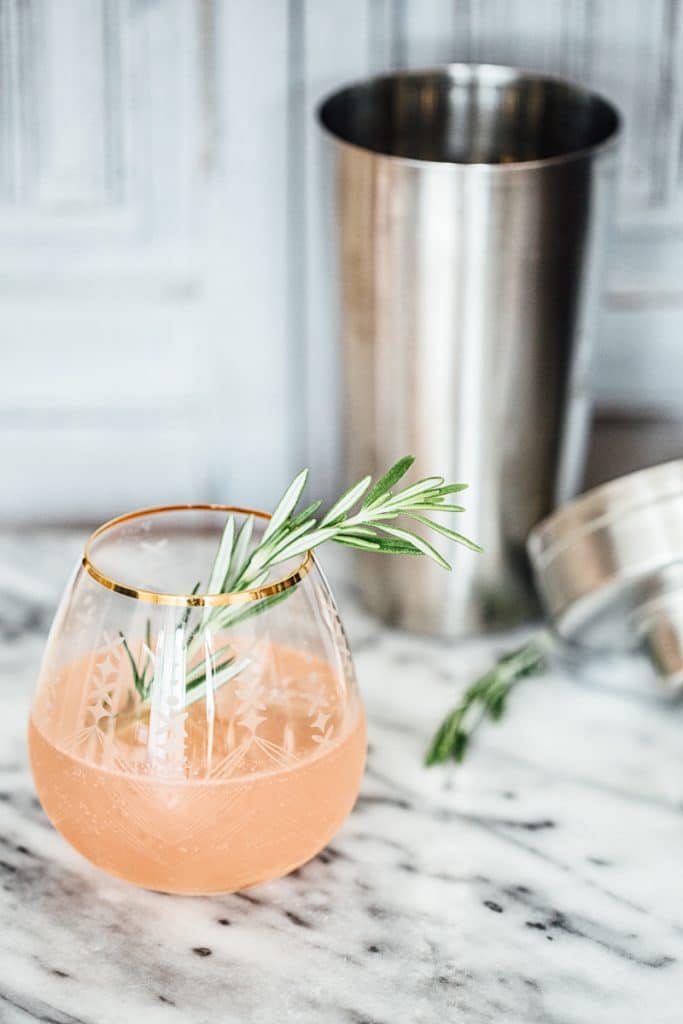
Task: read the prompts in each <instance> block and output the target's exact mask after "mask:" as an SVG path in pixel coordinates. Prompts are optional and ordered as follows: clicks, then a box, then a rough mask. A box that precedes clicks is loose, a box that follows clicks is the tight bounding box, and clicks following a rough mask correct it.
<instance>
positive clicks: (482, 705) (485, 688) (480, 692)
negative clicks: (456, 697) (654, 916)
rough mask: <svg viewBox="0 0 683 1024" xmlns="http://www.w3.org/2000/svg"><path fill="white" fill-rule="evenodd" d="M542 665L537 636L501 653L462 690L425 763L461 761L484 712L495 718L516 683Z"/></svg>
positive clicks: (541, 645) (534, 673) (542, 649)
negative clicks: (494, 662) (486, 669)
mask: <svg viewBox="0 0 683 1024" xmlns="http://www.w3.org/2000/svg"><path fill="white" fill-rule="evenodd" d="M545 665H546V655H545V650H544V644H543V642H542V640H541V639H540V638H536V639H534V640H531V641H530V642H529V643H528V644H525V646H524V647H520V648H519V649H518V650H516V651H512V652H511V653H510V654H506V655H505V656H504V657H502V658H501V659H500V660H499V661H498V662H497V664H496V665H494V667H493V668H492V669H489V671H488V672H486V673H485V674H484V675H483V676H480V678H479V679H477V680H476V681H475V682H474V683H472V685H471V686H469V687H468V688H467V689H466V690H465V693H464V694H463V697H462V700H461V701H460V703H459V704H458V705H457V707H455V708H454V709H453V711H451V713H450V714H449V715H448V716H447V717H446V718H445V719H444V721H443V722H442V723H441V726H440V727H439V729H438V731H437V733H436V735H435V736H434V738H433V740H432V742H431V744H430V746H429V749H428V751H427V754H426V756H425V764H426V765H432V764H442V763H443V762H444V761H448V760H449V759H451V758H452V759H453V760H455V761H462V760H463V758H464V756H465V753H466V752H467V749H468V746H469V743H470V739H471V737H472V734H473V732H474V731H475V729H476V728H477V727H478V725H479V724H480V723H481V721H482V720H483V719H484V718H486V717H487V716H488V717H489V718H490V719H492V721H494V722H495V721H498V719H499V718H501V716H502V714H503V712H504V710H505V702H506V700H507V698H508V695H509V693H510V691H511V690H512V688H513V687H514V686H515V685H516V683H518V682H519V681H520V679H524V678H526V677H527V676H533V675H539V674H540V673H541V672H543V671H544V670H545Z"/></svg>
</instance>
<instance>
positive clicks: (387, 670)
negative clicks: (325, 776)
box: [0, 531, 683, 1024]
mask: <svg viewBox="0 0 683 1024" xmlns="http://www.w3.org/2000/svg"><path fill="white" fill-rule="evenodd" d="M81 541H82V534H79V533H76V532H55V531H53V532H36V533H33V534H31V533H28V534H27V533H19V532H16V533H12V532H5V533H2V534H0V675H1V684H0V701H1V706H0V845H1V849H0V880H1V882H2V891H1V896H0V923H1V928H0V1022H2V1024H26V1022H27V1021H44V1022H50V1024H121V1022H126V1024H128V1022H130V1024H137V1022H138V1021H145V1022H146V1024H157V1022H158V1024H185V1022H187V1024H232V1022H238V1024H247V1022H249V1024H260V1022H268V1024H269V1022H285V1021H296V1022H300V1024H309V1022H310V1024H327V1022H330V1024H337V1022H339V1024H403V1022H406V1024H408V1022H409V1024H431V1022H437V1021H438V1022H445V1021H448V1022H456V1021H457V1022H462V1024H470V1022H471V1024H477V1022H493V1021H496V1022H500V1021H505V1022H506V1024H514V1022H525V1024H531V1022H548V1024H586V1022H590V1024H595V1022H603V1021H605V1022H612V1021H614V1022H619V1024H630V1022H634V1024H636V1022H637V1024H643V1022H645V1021H647V1022H654V1024H669V1022H671V1024H674V1022H676V1024H679V1022H680V1021H681V1020H682V1019H683V1017H682V1015H683V1010H682V1009H681V1003H680V1000H681V995H682V993H683V881H682V877H683V872H682V871H681V859H682V857H683V813H682V811H683V771H682V770H681V766H682V757H683V755H682V749H683V747H682V745H681V731H682V729H683V711H682V709H681V708H680V707H679V708H675V707H672V706H670V705H667V704H665V703H662V702H661V701H660V700H659V698H658V697H657V696H656V694H655V693H654V691H653V689H652V686H651V684H650V682H649V681H648V680H647V679H645V678H644V677H642V678H641V675H640V673H639V671H638V670H637V669H636V668H634V667H633V666H631V665H629V664H627V663H622V664H621V665H619V666H616V665H612V666H608V667H604V666H595V667H594V668H593V669H591V670H590V672H588V673H584V674H583V675H582V676H581V677H580V678H579V677H576V676H574V677H572V676H570V675H566V674H563V673H561V672H556V673H552V674H549V675H547V676H546V677H544V678H542V679H538V680H529V681H527V682H526V683H524V684H523V686H522V687H521V688H520V689H519V691H518V693H517V695H516V696H515V698H514V699H513V701H512V704H511V707H510V709H509V711H508V714H507V716H506V718H505V719H504V720H503V722H502V723H500V725H498V726H492V727H489V728H487V729H486V730H485V731H484V732H482V733H481V735H480V736H479V737H478V739H477V740H476V744H475V746H474V747H473V749H472V752H471V755H470V758H469V760H468V761H467V762H466V763H465V765H464V766H462V767H460V768H457V767H455V768H453V767H451V768H448V769H445V770H444V769H431V770H429V771H428V770H425V769H424V768H422V766H421V757H422V754H423V750H424V747H425V743H426V741H427V739H428V737H429V735H430V732H431V731H432V729H433V727H434V726H435V724H436V723H437V721H438V720H439V718H440V716H441V715H442V714H443V713H444V712H445V711H446V709H447V708H448V707H449V705H450V704H451V702H452V701H453V699H454V697H455V695H456V693H457V692H458V691H459V689H460V688H461V687H462V686H463V685H464V684H465V683H466V682H467V681H468V680H470V679H471V677H472V675H473V673H475V672H478V671H479V670H480V669H482V668H484V667H485V666H487V665H488V663H489V661H490V659H491V658H492V657H493V656H494V654H495V653H497V652H499V651H502V650H504V649H506V648H507V647H509V646H510V644H511V643H514V642H516V641H517V640H518V639H519V637H513V638H511V637H509V636H508V637H498V638H496V639H495V640H493V639H488V640H485V641H482V640H478V641H472V642H468V643H466V644H460V645H457V646H456V645H452V644H444V643H438V642H435V641H428V640H424V639H416V638H415V637H411V636H406V635H402V634H399V633H396V632H393V631H390V630H388V629H385V628H383V627H380V626H378V625H377V624H376V623H374V622H373V621H372V620H371V619H370V618H369V617H367V616H366V615H364V614H363V613H362V612H361V611H360V610H359V607H358V605H357V603H356V601H355V600H354V598H353V595H352V594H350V593H348V592H346V591H345V589H344V588H343V586H342V587H341V588H340V602H339V603H340V606H341V610H342V614H343V617H344V619H345V622H346V625H347V629H348V632H349V635H350V639H351V644H352V647H353V650H354V654H355V658H356V665H357V670H358V675H359V679H360V683H361V688H362V690H363V694H364V698H365V702H366V707H367V710H368V718H369V742H370V750H369V758H368V767H367V771H366V775H365V780H364V783H363V788H362V792H361V795H360V798H359V800H358V803H357V805H356V808H355V810H354V812H353V814H352V815H351V817H350V818H349V820H348V821H347V823H346V825H345V826H344V827H343V829H342V830H341V832H340V833H339V834H338V835H337V837H336V838H335V839H334V840H333V842H332V844H331V845H330V846H329V847H328V848H327V849H326V850H325V851H324V852H323V853H321V854H320V856H318V857H317V858H316V859H315V860H313V861H311V862H310V863H309V864H307V865H306V866H305V867H303V868H301V869H300V870H299V871H297V872H295V873H294V874H293V875H290V876H289V877H287V878H284V879H282V880H280V881H278V882H274V883H271V884H269V885H265V886H262V887H260V888H258V889H253V890H251V891H249V892H245V893H241V894H238V895H233V896H220V897H215V898H199V897H193V898H185V897H171V896H164V895H160V894H156V893H151V892H145V891H142V890H136V889H134V888H132V887H130V886H127V885H125V884H123V883H120V882H117V881H115V880H113V879H110V878H108V877H107V876H105V875H104V874H102V873H100V872H99V871H98V870H97V869H95V868H94V867H91V866H90V864H89V863H87V862H86V861H85V860H83V859H82V858H81V857H80V856H79V855H78V854H77V853H75V852H74V851H73V850H72V849H71V848H70V847H69V846H68V845H67V844H66V842H65V841H64V840H63V839H62V838H61V837H60V836H59V835H58V834H57V833H56V832H55V831H54V830H53V829H52V828H51V826H50V825H49V823H48V822H47V820H46V818H45V816H44V814H43V812H42V811H41V809H40V807H39V805H38V803H37V801H36V798H35V796H34V791H33V786H32V782H31V778H30V775H29V772H28V770H27V759H26V746H25V724H26V717H27V711H28V704H29V700H30V693H31V688H32V685H33V681H34V678H35V674H36V670H37V666H38V662H39V659H40V655H41V651H42V647H43V643H44V640H45V635H46V631H47V629H48V627H49V623H50V619H51V616H52V613H53V609H54V606H55V603H56V601H57V600H58V597H59V592H60V590H61V587H62V585H63V584H64V581H65V579H66V575H67V573H68V571H69V569H70V567H71V564H72V563H73V561H74V560H75V557H76V555H77V553H78V551H79V549H80V545H81Z"/></svg>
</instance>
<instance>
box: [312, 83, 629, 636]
mask: <svg viewBox="0 0 683 1024" xmlns="http://www.w3.org/2000/svg"><path fill="white" fill-rule="evenodd" d="M320 121H321V123H322V125H323V127H324V129H325V131H326V133H327V135H328V137H329V139H330V140H331V146H332V150H333V158H334V172H333V173H334V176H335V192H336V203H337V213H336V221H337V225H338V234H339V257H340V259H339V266H340V288H341V309H342V348H343V365H344V396H345V397H344V417H345V441H346V461H347V468H348V477H349V479H355V478H356V477H358V476H360V475H362V474H363V473H366V472H373V471H378V470H380V469H381V467H383V466H385V465H387V464H390V463H391V462H392V461H393V460H394V458H395V457H397V456H398V455H401V454H403V453H405V452H413V453H414V454H415V455H416V456H417V465H418V466H419V469H420V471H422V472H424V473H430V472H435V471H439V472H443V473H446V474H447V475H448V476H449V478H450V479H456V480H457V479H460V480H466V481H467V482H468V483H469V484H470V490H469V491H468V492H467V495H466V499H467V502H466V503H467V504H468V512H467V516H466V518H464V519H463V520H462V527H463V532H466V533H468V535H469V536H472V537H474V538H475V539H476V540H477V541H478V542H479V543H480V544H481V545H483V547H484V554H483V555H476V554H470V553H469V552H462V551H458V553H457V555H456V556H455V566H456V568H455V571H454V572H453V573H452V574H440V573H438V572H437V571H433V567H432V566H430V565H429V564H428V563H427V560H426V559H425V560H424V561H423V562H418V561H417V560H416V561H413V560H408V561H407V562H406V561H405V560H400V559H396V560H389V559H382V556H372V557H368V556H364V557H363V559H362V560H359V563H358V571H359V574H360V576H361V583H362V588H363V591H364V593H365V595H366V597H367V599H368V602H369V603H370V605H371V606H372V607H373V608H374V609H375V610H376V611H378V612H379V613H380V614H381V615H382V617H384V618H385V619H388V620H390V621H393V622H395V623H397V624H400V625H404V626H407V627H409V628H414V629H418V630H422V631H428V632H434V633H443V634H446V635H450V636H456V635H459V634H466V633H470V632H472V630H473V629H480V628H484V627H486V626H488V625H499V624H501V623H504V622H510V621H514V620H517V619H520V618H522V617H524V616H525V615H526V614H528V611H529V607H530V602H531V601H532V600H533V599H532V596H531V595H532V593H533V591H532V588H531V585H530V579H529V573H528V569H527V563H526V556H525V550H524V545H525V540H526V537H527V534H528V532H529V530H530V528H531V527H532V526H533V525H534V523H536V522H538V520H539V519H541V518H542V517H543V516H544V515H546V514H547V513H548V512H550V511H551V509H552V508H553V507H554V506H555V505H556V504H557V503H559V502H561V501H564V500H566V499H567V498H569V497H571V496H572V495H573V494H575V493H576V492H577V490H578V489H579V486H580V477H581V470H582V466H583V457H584V449H585V442H586V437H587V429H588V418H589V409H590V389H589V380H588V376H589V369H590V362H591V354H592V351H593V347H594V346H593V342H594V334H595V314H596V309H597V300H598V296H599V288H600V281H601V275H600V265H601V261H602V256H603V251H604V242H605V238H606V233H607V229H608V226H609V221H610V212H611V207H612V199H613V195H614V190H615V173H616V154H617V140H618V136H619V124H620V119H619V115H618V113H617V111H616V110H615V109H614V107H613V106H612V105H611V104H610V103H608V102H607V101H606V100H604V99H602V98H600V97H598V96H596V95H594V94H592V93H590V92H588V91H587V90H585V89H582V88H580V87H577V86H573V85H570V84H567V83H565V82H562V81H559V80H555V79H550V78H545V77H539V76H537V75H532V74H527V73H525V72H522V71H519V70H516V69H513V68H505V67H494V66H489V65H464V64H463V65H460V64H457V65H451V66H448V67H442V68H437V69H432V70H426V71H408V72H400V73H396V74H391V75H386V76H381V77H378V78H374V79H370V80H368V81H365V82H361V83H359V84H357V85H352V86H349V87H348V88H345V89H342V90H341V91H339V92H337V93H335V94H334V95H332V96H330V97H329V98H328V99H327V100H326V101H325V102H324V103H323V104H322V107H321V109H320Z"/></svg>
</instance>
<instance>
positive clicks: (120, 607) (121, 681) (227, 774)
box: [29, 505, 366, 893]
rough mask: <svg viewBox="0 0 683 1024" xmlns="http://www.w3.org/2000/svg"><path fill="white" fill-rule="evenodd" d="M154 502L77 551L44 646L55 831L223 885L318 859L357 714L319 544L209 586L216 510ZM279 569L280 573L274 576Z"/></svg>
mask: <svg viewBox="0 0 683 1024" xmlns="http://www.w3.org/2000/svg"><path fill="white" fill-rule="evenodd" d="M229 514H231V515H233V516H234V517H235V520H236V522H237V524H238V525H239V522H240V521H243V520H244V518H245V517H246V516H247V515H253V516H254V517H255V518H254V522H255V527H254V535H255V537H258V535H259V531H260V533H261V534H262V533H263V530H264V529H265V527H266V526H267V521H268V518H269V517H268V516H266V515H264V514H263V513H252V512H250V511H249V510H244V509H234V508H228V507H227V506H215V505H188V506H172V507H166V508H156V509H147V510H143V511H141V512H134V513H132V514H130V515H127V516H122V517H120V518H118V519H114V520H112V521H111V522H109V523H106V524H105V525H104V526H102V527H100V528H99V529H98V530H97V531H96V532H95V533H94V534H93V535H92V536H91V537H90V539H89V541H88V542H87V544H86V547H85V553H84V556H83V560H82V563H81V564H80V566H79V567H78V569H77V571H76V573H75V575H74V577H73V579H72V580H71V582H70V583H69V585H68V587H67V590H66V593H65V595H64V598H63V599H62V602H61V605H60V608H59V611H58V613H57V616H56V618H55V622H54V624H53V627H52V630H51V632H50V636H49V639H48V643H47V649H46V652H45V656H44V660H43V665H42V668H41V672H40V677H39V682H38V687H37V692H36V695H35V698H34V701H33V706H32V709H31V718H30V724H29V748H30V758H31V766H32V769H33V776H34V779H35V784H36V788H37V791H38V795H39V797H40V800H41V803H42V805H43V807H44V809H45V811H46V813H47V815H48V817H49V818H50V819H51V820H52V822H53V824H54V825H55V827H56V828H57V829H58V830H59V831H60V832H61V833H62V835H63V836H64V837H65V838H66V839H67V840H68V841H69V842H70V843H71V844H72V845H73V846H74V847H75V848H76V849H77V850H79V851H80V852H81V853H82V854H84V855H85V856H86V857H88V858H89V859H90V860H91V861H93V862H94V863H95V864H97V865H98V866H99V867H101V868H103V869H104V870H105V871H109V872H110V873H111V874H113V875H117V876H118V877H120V878H124V879H126V880H127V881H130V882H134V883H136V884H138V885H142V886H146V887H148V888H151V889H158V890H163V891H166V892H183V893H208V892H229V891H234V890H237V889H241V888H245V887H247V886H251V885H255V884H256V883H258V882H263V881H265V880H267V879H270V878H274V877H277V876H280V875H283V874H286V873H287V872H288V871H291V870H293V869H294V868H295V867H297V866H298V865H300V864H302V863H303V862H304V861H306V860H308V859H309V858H310V857H312V856H314V854H316V853H317V852H318V851H319V850H320V849H321V848H322V847H323V846H324V845H325V844H326V843H327V842H328V840H329V839H330V838H331V837H332V835H333V834H334V833H335V832H336V831H337V829H338V828H339V827H340V825H341V824H342V822H343V821H344V819H345V818H346V816H347V814H348V813H349V811H350V810H351V807H352V805H353V803H354V800H355V798H356V795H357V793H358V788H359V785H360V780H361V776H362V772H363V765H364V761H365V746H366V741H365V718H364V714H363V709H362V705H361V701H360V698H359V695H358V690H357V686H356V680H355V675H354V670H353V663H352V661H351V655H350V653H349V647H348V643H347V640H346V636H345V634H344V630H343V627H342V625H341V621H340V619H339V615H338V613H337V609H336V606H335V603H334V600H333V598H332V595H331V593H330V589H329V587H328V585H327V582H326V580H325V577H324V576H323V574H322V572H321V570H320V567H319V565H318V563H317V562H316V559H315V558H314V556H313V554H312V553H310V552H309V553H308V554H306V555H305V556H304V557H303V558H302V559H296V560H295V562H294V564H292V563H291V562H290V563H284V564H283V566H280V567H278V568H279V569H280V570H281V571H282V575H280V576H279V577H278V578H277V579H274V580H272V581H268V582H266V583H264V584H262V585H261V586H259V587H256V588H254V589H251V590H246V591H242V592H236V593H221V594H207V593H206V590H207V589H212V588H209V586H208V581H209V578H210V574H211V567H212V564H213V561H214V557H215V555H216V550H217V547H218V544H219V541H220V538H221V534H222V531H223V528H224V526H225V523H226V517H227V515H229ZM276 572H277V570H276Z"/></svg>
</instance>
